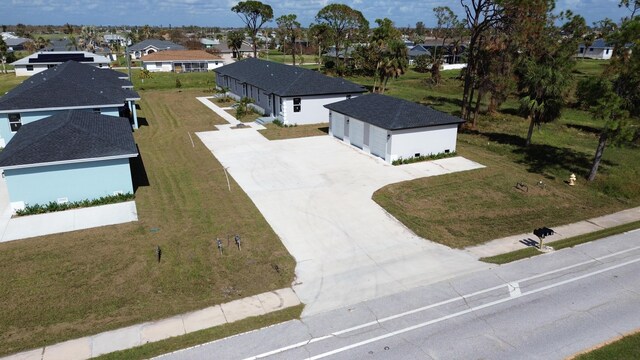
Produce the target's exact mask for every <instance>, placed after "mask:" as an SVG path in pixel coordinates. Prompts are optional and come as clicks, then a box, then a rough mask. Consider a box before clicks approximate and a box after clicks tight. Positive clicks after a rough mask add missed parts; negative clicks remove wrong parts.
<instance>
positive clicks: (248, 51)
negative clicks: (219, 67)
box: [200, 39, 253, 64]
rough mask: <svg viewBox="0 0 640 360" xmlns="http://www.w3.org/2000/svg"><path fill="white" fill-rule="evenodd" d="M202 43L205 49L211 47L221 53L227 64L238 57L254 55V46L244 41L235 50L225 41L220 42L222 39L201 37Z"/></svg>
mask: <svg viewBox="0 0 640 360" xmlns="http://www.w3.org/2000/svg"><path fill="white" fill-rule="evenodd" d="M200 44H201V45H202V48H203V49H207V50H208V49H210V50H212V51H213V52H214V53H216V54H217V55H219V56H220V57H221V58H222V60H223V61H224V63H225V64H231V63H232V62H234V61H235V60H237V59H244V58H248V57H253V48H252V47H251V45H249V44H248V43H247V42H244V41H243V42H242V45H241V46H240V48H239V49H238V50H237V51H235V52H234V50H233V49H231V48H230V47H229V46H228V45H227V44H226V43H225V42H220V40H211V39H200Z"/></svg>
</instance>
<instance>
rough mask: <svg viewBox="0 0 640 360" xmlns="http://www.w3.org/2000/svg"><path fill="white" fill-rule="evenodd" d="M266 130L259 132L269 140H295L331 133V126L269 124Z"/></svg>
mask: <svg viewBox="0 0 640 360" xmlns="http://www.w3.org/2000/svg"><path fill="white" fill-rule="evenodd" d="M265 127H266V129H264V130H259V132H260V134H262V136H264V137H266V138H267V139H269V140H283V139H295V138H302V137H309V136H322V135H327V134H328V133H329V124H309V125H298V126H289V127H283V126H277V125H275V124H272V123H269V124H266V125H265Z"/></svg>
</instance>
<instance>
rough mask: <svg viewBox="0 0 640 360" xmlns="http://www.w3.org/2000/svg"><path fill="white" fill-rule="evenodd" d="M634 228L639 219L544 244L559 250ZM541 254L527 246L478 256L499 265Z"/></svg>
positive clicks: (482, 259) (637, 224) (639, 224)
mask: <svg viewBox="0 0 640 360" xmlns="http://www.w3.org/2000/svg"><path fill="white" fill-rule="evenodd" d="M635 229H640V221H634V222H631V223H628V224H623V225H619V226H615V227H611V228H608V229H603V230H599V231H596V232H592V233H588V234H584V235H578V236H573V237H570V238H567V239H562V240H557V241H551V242H545V243H544V244H545V245H547V246H551V247H552V248H554V249H555V250H560V249H564V248H568V247H574V246H576V245H580V244H584V243H587V242H591V241H594V240H598V239H602V238H606V237H609V236H613V235H618V234H622V233H624V232H627V231H631V230H635ZM541 254H544V253H543V252H540V251H538V249H537V248H536V247H527V248H524V249H520V250H516V251H511V252H508V253H504V254H500V255H496V256H489V257H484V258H480V261H484V262H486V263H491V264H499V265H501V264H506V263H510V262H513V261H516V260H521V259H526V258H530V257H533V256H536V255H541Z"/></svg>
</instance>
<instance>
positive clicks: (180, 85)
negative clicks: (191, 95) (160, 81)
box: [176, 79, 182, 89]
mask: <svg viewBox="0 0 640 360" xmlns="http://www.w3.org/2000/svg"><path fill="white" fill-rule="evenodd" d="M181 87H182V83H181V82H180V79H176V88H178V89H180V88H181Z"/></svg>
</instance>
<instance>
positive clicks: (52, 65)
mask: <svg viewBox="0 0 640 360" xmlns="http://www.w3.org/2000/svg"><path fill="white" fill-rule="evenodd" d="M52 67H55V65H54V64H49V65H47V69H51V68H52Z"/></svg>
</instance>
